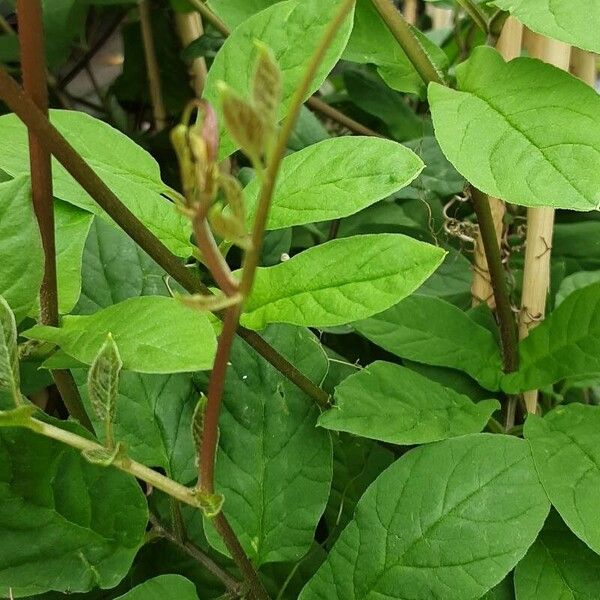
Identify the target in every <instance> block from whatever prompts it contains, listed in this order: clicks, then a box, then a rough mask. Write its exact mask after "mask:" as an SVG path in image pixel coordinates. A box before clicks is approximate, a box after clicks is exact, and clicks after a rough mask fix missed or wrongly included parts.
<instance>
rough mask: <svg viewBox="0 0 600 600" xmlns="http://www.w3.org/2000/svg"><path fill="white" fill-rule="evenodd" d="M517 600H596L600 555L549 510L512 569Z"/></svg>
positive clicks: (599, 583) (598, 587)
mask: <svg viewBox="0 0 600 600" xmlns="http://www.w3.org/2000/svg"><path fill="white" fill-rule="evenodd" d="M515 589H516V592H517V598H518V600H539V599H540V598H543V599H544V600H597V599H598V598H600V556H598V555H597V554H594V553H593V552H592V551H591V550H590V549H589V548H588V547H587V546H586V545H585V544H584V543H583V542H581V541H580V540H578V539H577V538H576V537H575V536H574V535H573V534H572V533H571V532H570V531H569V529H568V528H567V527H566V526H565V524H564V523H563V521H562V520H561V518H560V517H559V516H558V515H557V514H556V513H555V512H554V511H552V512H551V513H550V516H549V517H548V520H547V521H546V524H545V525H544V528H543V529H542V532H541V533H540V536H539V537H538V539H537V540H536V541H535V543H534V544H533V546H531V548H530V549H529V552H527V554H526V556H525V558H524V559H523V560H522V561H521V562H520V563H519V564H518V565H517V568H516V569H515Z"/></svg>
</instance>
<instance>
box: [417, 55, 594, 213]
mask: <svg viewBox="0 0 600 600" xmlns="http://www.w3.org/2000/svg"><path fill="white" fill-rule="evenodd" d="M456 75H457V80H458V91H457V90H452V89H450V88H448V87H444V86H441V85H438V84H431V85H430V87H429V102H430V105H431V114H432V116H433V124H434V127H435V133H436V137H437V139H438V142H439V143H440V146H441V147H442V150H443V151H444V154H445V155H446V157H447V158H448V159H449V160H450V162H452V164H453V165H454V166H455V167H456V169H457V170H458V171H459V172H460V173H461V174H462V175H463V176H464V177H465V178H466V179H467V180H468V181H470V182H471V183H472V184H473V185H475V186H476V187H477V188H479V189H481V190H482V191H484V192H485V193H487V194H490V195H492V196H497V197H499V198H503V199H504V200H507V201H508V202H512V203H514V204H522V205H525V206H553V207H555V208H569V209H573V210H593V209H595V208H598V206H599V205H600V191H599V189H600V123H598V119H597V115H598V112H599V111H600V98H599V97H598V94H597V93H596V92H595V91H594V90H593V89H592V88H590V87H589V86H588V85H586V84H585V83H584V82H583V81H580V80H579V79H577V78H576V77H573V76H572V75H569V74H568V73H565V72H564V71H562V70H561V69H558V68H557V67H554V66H551V65H549V64H545V63H543V62H541V61H539V60H534V59H531V58H517V59H515V60H512V61H510V62H509V63H505V62H504V60H503V59H502V57H501V56H500V54H498V52H496V51H495V50H493V49H491V48H487V47H478V48H475V50H474V51H473V53H472V55H471V58H470V59H469V60H468V61H467V62H465V63H463V64H462V65H460V66H458V67H457V69H456ZM549 123H552V126H551V127H549V126H548V124H549Z"/></svg>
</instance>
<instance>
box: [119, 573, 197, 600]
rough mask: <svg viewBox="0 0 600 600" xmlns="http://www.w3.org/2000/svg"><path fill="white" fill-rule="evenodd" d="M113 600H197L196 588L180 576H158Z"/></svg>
mask: <svg viewBox="0 0 600 600" xmlns="http://www.w3.org/2000/svg"><path fill="white" fill-rule="evenodd" d="M115 600H198V594H197V593H196V586H195V585H194V584H193V583H192V582H191V581H190V580H189V579H186V578H185V577H182V576H181V575H159V576H158V577H153V578H152V579H148V581H144V583H140V585H136V586H135V587H134V588H133V589H132V590H130V591H129V592H127V593H126V594H123V595H122V596H118V597H117V598H116V599H115Z"/></svg>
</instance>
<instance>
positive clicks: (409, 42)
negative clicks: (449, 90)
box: [371, 0, 445, 85]
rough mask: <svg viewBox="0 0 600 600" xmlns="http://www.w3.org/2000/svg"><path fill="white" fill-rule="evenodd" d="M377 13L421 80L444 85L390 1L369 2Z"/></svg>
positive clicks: (438, 73)
mask: <svg viewBox="0 0 600 600" xmlns="http://www.w3.org/2000/svg"><path fill="white" fill-rule="evenodd" d="M371 2H372V3H373V6H374V7H375V8H376V9H377V12H378V13H379V14H380V15H381V18H382V19H383V21H384V23H385V24H386V25H387V28H388V29H389V30H390V33H391V34H392V35H393V36H394V37H395V38H396V41H397V42H398V43H399V44H400V46H401V47H402V50H404V53H405V54H406V56H407V57H408V59H409V60H410V62H411V63H412V64H413V66H414V67H415V69H416V71H417V73H419V75H420V76H421V79H423V81H424V82H425V85H428V84H429V83H431V82H432V81H433V82H435V83H440V84H442V85H443V84H444V83H445V82H444V79H443V77H442V75H441V73H440V72H439V71H438V70H437V68H436V66H435V65H434V64H433V62H432V61H431V59H430V58H429V56H428V54H427V52H426V51H425V49H424V48H423V46H422V45H421V42H420V41H419V40H418V38H417V37H416V36H415V34H414V33H413V31H412V29H411V27H410V25H409V24H408V23H407V22H406V20H405V19H404V17H403V16H402V13H400V11H398V10H397V9H396V7H395V6H394V4H393V3H392V2H391V0H371Z"/></svg>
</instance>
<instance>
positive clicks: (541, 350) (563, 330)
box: [502, 282, 600, 393]
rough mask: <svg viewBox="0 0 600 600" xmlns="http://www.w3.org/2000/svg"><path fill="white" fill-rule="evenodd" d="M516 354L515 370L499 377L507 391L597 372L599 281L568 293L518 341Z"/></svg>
mask: <svg viewBox="0 0 600 600" xmlns="http://www.w3.org/2000/svg"><path fill="white" fill-rule="evenodd" d="M519 355H520V364H519V370H518V371H517V372H516V373H511V374H510V375H505V376H504V378H503V379H502V389H504V390H505V391H507V392H509V393H516V392H521V391H526V390H533V389H536V388H539V387H542V386H545V385H548V384H551V383H555V382H557V381H560V380H561V379H564V378H565V377H580V376H582V375H597V374H598V373H600V282H599V283H593V284H592V285H589V286H587V287H585V288H581V289H579V290H577V291H575V292H573V293H572V294H570V295H569V296H568V297H567V299H566V300H565V301H564V302H563V303H562V304H561V305H560V306H559V307H558V308H557V309H556V310H555V311H554V312H552V313H551V314H550V316H549V317H547V318H546V319H545V320H544V321H543V322H542V323H540V324H539V325H538V326H537V327H536V328H535V329H534V330H533V331H532V332H531V333H530V334H529V335H528V336H527V338H525V339H524V340H523V341H522V342H521V343H520V344H519Z"/></svg>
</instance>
